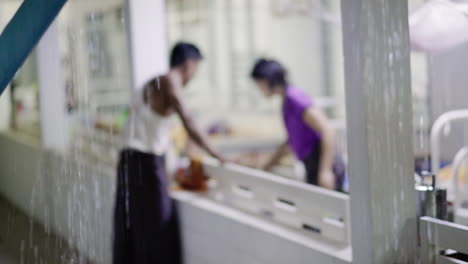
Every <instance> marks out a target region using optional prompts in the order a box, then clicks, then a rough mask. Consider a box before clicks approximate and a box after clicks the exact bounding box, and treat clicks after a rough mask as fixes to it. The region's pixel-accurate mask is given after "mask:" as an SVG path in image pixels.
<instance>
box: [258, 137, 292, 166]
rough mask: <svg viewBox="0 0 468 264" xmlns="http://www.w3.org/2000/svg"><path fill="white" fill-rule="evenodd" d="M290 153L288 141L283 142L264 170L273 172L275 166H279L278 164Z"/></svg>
mask: <svg viewBox="0 0 468 264" xmlns="http://www.w3.org/2000/svg"><path fill="white" fill-rule="evenodd" d="M288 151H289V144H288V141H287V140H286V141H285V142H283V143H282V144H281V145H280V146H279V147H278V149H277V150H276V152H275V153H274V154H273V155H272V156H271V157H270V159H269V161H268V162H267V163H266V164H265V165H264V166H263V169H264V170H271V169H272V168H273V166H275V165H276V164H278V162H279V161H280V160H281V158H282V157H284V155H286V154H287V153H288Z"/></svg>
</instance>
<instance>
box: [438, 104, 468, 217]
mask: <svg viewBox="0 0 468 264" xmlns="http://www.w3.org/2000/svg"><path fill="white" fill-rule="evenodd" d="M456 121H465V122H466V121H468V109H463V110H455V111H449V112H446V113H444V114H443V115H441V116H440V117H439V118H438V119H437V120H436V121H435V122H434V124H433V126H432V128H431V135H430V146H431V168H432V172H433V173H434V174H435V175H437V177H436V179H437V183H436V185H437V187H442V188H446V189H447V194H448V196H447V199H448V201H449V202H452V203H453V212H454V213H453V214H454V221H455V222H456V223H460V224H464V225H468V206H467V205H468V167H467V163H466V161H467V160H468V146H463V147H462V148H461V149H460V150H459V151H458V152H457V154H456V155H455V156H454V159H453V161H452V163H451V165H449V166H446V167H444V168H441V160H442V158H441V145H442V144H441V134H442V132H443V130H444V128H445V127H446V126H449V125H450V124H451V123H453V122H456Z"/></svg>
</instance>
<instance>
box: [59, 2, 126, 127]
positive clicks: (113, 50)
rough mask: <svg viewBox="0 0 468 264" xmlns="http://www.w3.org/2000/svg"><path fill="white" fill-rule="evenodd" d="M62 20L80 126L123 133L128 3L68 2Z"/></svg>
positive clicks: (70, 99)
mask: <svg viewBox="0 0 468 264" xmlns="http://www.w3.org/2000/svg"><path fill="white" fill-rule="evenodd" d="M59 21H60V36H61V54H62V58H63V64H64V71H65V72H64V82H65V89H66V104H67V110H68V112H69V115H70V117H71V118H72V120H74V121H73V122H74V124H75V125H76V126H75V127H82V126H84V125H85V126H91V127H93V128H102V129H105V130H109V129H114V130H118V129H120V128H121V127H122V125H123V123H124V122H125V119H126V115H127V112H128V104H129V100H130V92H131V88H130V70H129V58H128V45H127V32H126V26H125V12H124V10H123V1H121V0H115V1H102V2H92V3H91V2H86V1H69V3H68V4H67V5H66V7H65V9H64V10H63V11H62V13H61V14H60V17H59Z"/></svg>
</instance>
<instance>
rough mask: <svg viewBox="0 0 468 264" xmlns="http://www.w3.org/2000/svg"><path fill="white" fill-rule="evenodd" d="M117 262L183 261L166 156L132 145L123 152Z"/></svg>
mask: <svg viewBox="0 0 468 264" xmlns="http://www.w3.org/2000/svg"><path fill="white" fill-rule="evenodd" d="M113 263H114V264H180V263H182V250H181V240H180V230H179V224H178V217H177V210H176V208H175V203H174V202H173V201H172V200H171V198H170V196H169V191H168V180H167V177H166V172H165V162H164V157H163V156H156V155H152V154H148V153H143V152H139V151H136V150H132V149H125V150H123V151H122V152H121V154H120V160H119V164H118V172H117V192H116V202H115V212H114V245H113Z"/></svg>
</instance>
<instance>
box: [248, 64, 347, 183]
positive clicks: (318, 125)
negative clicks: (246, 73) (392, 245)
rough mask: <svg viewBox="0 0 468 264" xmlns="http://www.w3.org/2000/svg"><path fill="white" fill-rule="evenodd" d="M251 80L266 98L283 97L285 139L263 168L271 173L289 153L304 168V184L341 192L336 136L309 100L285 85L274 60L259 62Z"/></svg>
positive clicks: (283, 74)
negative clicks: (291, 152) (300, 162)
mask: <svg viewBox="0 0 468 264" xmlns="http://www.w3.org/2000/svg"><path fill="white" fill-rule="evenodd" d="M251 77H252V78H253V79H254V81H255V83H256V84H257V86H258V87H259V88H260V89H261V90H262V92H263V94H264V95H265V96H266V97H271V96H274V95H279V96H281V97H282V99H283V104H282V113H283V121H284V125H285V127H286V131H287V134H288V138H287V140H285V142H284V143H282V144H281V145H280V147H279V148H278V150H277V151H276V153H275V154H274V155H273V156H272V157H271V158H270V159H269V161H268V162H267V163H266V164H265V165H264V166H262V168H263V169H265V170H270V169H271V168H272V167H273V166H274V165H276V164H277V163H278V162H279V160H280V159H281V158H282V157H283V156H284V155H285V154H287V153H288V151H289V150H292V151H293V152H294V154H295V155H296V157H297V158H298V159H299V160H301V161H302V162H303V163H304V165H305V168H306V173H307V175H306V181H307V183H310V184H314V185H319V186H322V187H325V188H328V189H332V190H341V187H342V186H341V185H342V182H343V178H344V164H343V162H341V160H340V159H338V158H336V157H337V156H336V155H335V133H334V130H333V128H332V127H331V126H330V123H329V121H328V119H327V117H326V116H325V115H324V114H323V113H322V111H320V109H319V108H318V107H316V106H315V105H314V102H313V100H312V98H311V97H310V96H309V95H308V94H307V93H306V92H305V91H304V90H302V89H301V88H298V87H296V86H293V85H291V84H290V83H289V82H288V80H287V73H286V70H285V68H284V67H283V66H282V65H281V64H280V63H279V62H277V61H274V60H267V59H259V60H258V61H257V63H256V64H255V66H254V68H253V70H252V73H251Z"/></svg>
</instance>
